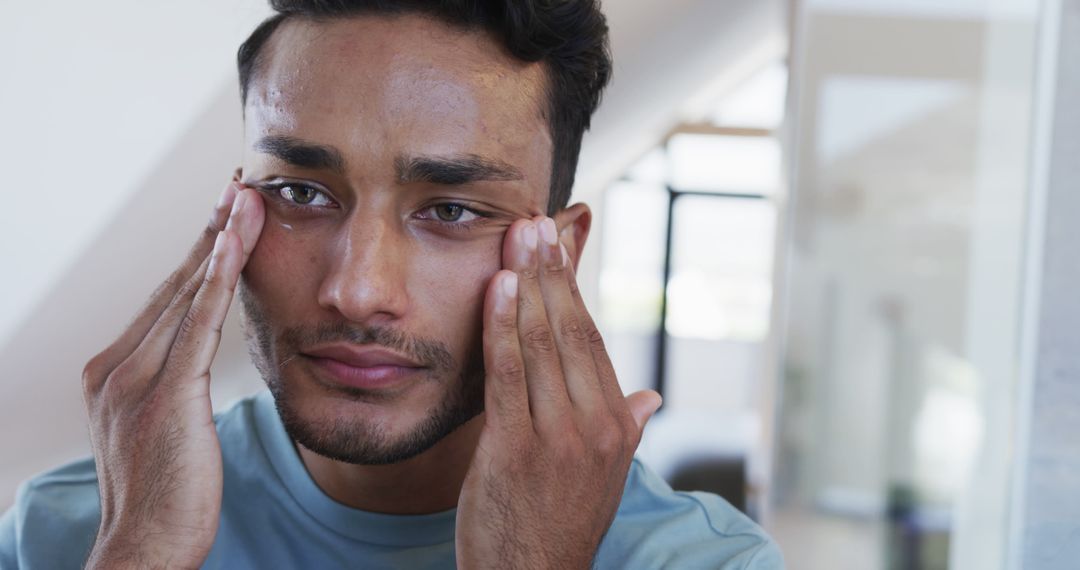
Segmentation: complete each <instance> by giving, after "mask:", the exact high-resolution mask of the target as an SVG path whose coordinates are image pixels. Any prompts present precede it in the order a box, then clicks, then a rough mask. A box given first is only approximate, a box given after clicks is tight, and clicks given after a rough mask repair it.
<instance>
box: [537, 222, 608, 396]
mask: <svg viewBox="0 0 1080 570" xmlns="http://www.w3.org/2000/svg"><path fill="white" fill-rule="evenodd" d="M537 230H538V233H539V235H540V244H539V252H540V278H539V280H540V292H541V294H542V295H543V298H544V308H545V311H546V314H547V320H548V322H549V323H551V330H552V333H553V334H554V337H555V346H556V348H557V351H558V355H559V361H560V362H561V365H562V373H563V377H564V378H565V380H566V391H567V393H568V394H569V397H570V401H571V402H573V404H574V407H576V408H578V409H579V410H581V411H583V412H585V413H587V414H591V413H593V412H594V411H595V410H596V409H597V406H598V405H600V406H604V407H605V408H606V404H605V401H604V394H603V392H602V388H601V383H600V380H599V376H598V372H597V369H596V364H595V363H594V362H593V355H592V351H591V350H590V349H589V338H588V336H587V335H586V331H585V327H584V326H583V325H582V320H581V317H580V315H579V314H578V313H579V311H580V309H579V308H578V306H577V304H576V303H575V300H574V296H573V295H572V294H571V292H570V275H569V270H568V268H567V266H568V265H569V264H568V263H567V258H566V257H565V256H564V250H563V248H562V247H561V246H560V245H559V236H558V231H557V230H556V228H555V222H554V221H553V220H552V219H551V218H542V219H540V220H538V223H537Z"/></svg>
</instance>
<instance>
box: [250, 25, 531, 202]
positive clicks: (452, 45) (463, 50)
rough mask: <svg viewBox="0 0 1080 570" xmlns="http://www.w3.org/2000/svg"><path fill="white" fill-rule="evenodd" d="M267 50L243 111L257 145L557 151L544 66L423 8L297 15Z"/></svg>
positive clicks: (421, 151) (384, 151)
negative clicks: (275, 141)
mask: <svg viewBox="0 0 1080 570" xmlns="http://www.w3.org/2000/svg"><path fill="white" fill-rule="evenodd" d="M263 49H264V50H265V52H264V54H263V60H262V64H261V66H260V69H259V70H258V71H257V72H256V74H255V77H254V78H253V81H252V84H251V85H250V88H249V93H248V100H247V108H246V110H245V115H246V122H247V129H246V130H247V136H248V138H249V143H250V142H251V141H254V140H256V139H257V138H260V137H262V136H266V135H267V134H283V133H288V134H291V135H294V136H299V137H302V138H305V139H310V140H313V141H317V142H321V143H324V144H334V145H339V146H340V148H342V150H343V152H345V154H346V155H347V156H348V155H349V154H352V153H353V152H354V151H363V152H366V153H368V154H369V155H373V154H392V153H395V152H396V153H402V152H405V153H414V154H415V153H419V154H424V153H434V154H444V153H472V154H481V155H486V154H493V153H494V154H499V155H500V156H501V157H503V158H507V157H508V156H507V155H510V156H513V155H515V154H517V155H519V156H518V158H519V159H522V158H524V156H525V155H531V154H536V153H537V151H538V150H539V151H540V152H541V154H543V156H545V157H546V159H550V156H551V154H550V152H551V141H550V135H549V132H548V127H547V122H546V118H545V116H544V115H545V113H544V108H545V106H544V91H545V90H544V84H545V78H544V71H543V68H542V66H541V64H538V63H528V62H522V61H520V60H517V59H515V58H514V57H512V56H511V55H510V54H509V53H506V52H505V50H504V49H503V48H502V47H501V46H500V45H499V43H498V42H496V41H495V40H494V39H492V38H491V37H489V36H488V35H486V34H484V33H480V32H470V31H463V30H459V29H456V28H452V27H450V26H447V25H445V24H442V23H440V22H436V21H434V20H431V19H428V18H425V17H421V16H395V17H382V16H363V17H354V18H346V19H335V20H329V21H311V20H305V19H296V20H289V21H286V22H285V23H284V24H283V25H282V26H281V27H280V28H279V29H278V30H277V31H275V33H274V35H273V37H272V38H271V40H270V42H269V43H268V44H267V45H266V46H264V48H263ZM537 175H539V173H537ZM545 183H546V181H545Z"/></svg>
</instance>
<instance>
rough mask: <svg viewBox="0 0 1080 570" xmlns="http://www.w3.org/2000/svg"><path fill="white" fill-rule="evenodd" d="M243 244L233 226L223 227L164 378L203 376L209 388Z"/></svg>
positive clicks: (177, 378) (196, 377)
mask: <svg viewBox="0 0 1080 570" xmlns="http://www.w3.org/2000/svg"><path fill="white" fill-rule="evenodd" d="M243 253H244V250H243V244H242V243H241V242H240V238H239V237H237V236H236V235H235V234H234V233H233V232H232V230H224V231H222V232H221V235H220V236H219V237H218V239H217V242H216V243H215V245H214V251H213V253H212V254H211V255H210V264H209V266H208V267H207V268H206V276H205V277H204V278H203V281H202V285H201V286H200V287H199V290H198V292H196V293H195V298H194V299H193V300H192V302H191V307H190V308H189V309H188V311H187V314H186V315H184V318H183V320H182V321H181V323H180V328H179V330H178V331H177V333H176V340H175V341H174V342H173V345H172V348H171V349H170V350H169V355H168V357H167V358H166V362H165V366H164V369H163V380H166V381H167V380H177V381H187V380H195V379H201V380H204V381H207V382H206V383H202V382H200V383H198V386H199V387H200V388H205V389H208V388H209V383H208V381H209V379H210V364H211V363H212V362H213V361H214V355H215V354H217V349H218V345H219V344H220V342H221V327H222V325H223V324H224V323H225V315H227V314H228V312H229V305H230V304H231V303H232V298H233V294H234V293H235V291H236V283H237V281H238V280H239V278H240V270H241V269H242V268H243V265H242V261H243Z"/></svg>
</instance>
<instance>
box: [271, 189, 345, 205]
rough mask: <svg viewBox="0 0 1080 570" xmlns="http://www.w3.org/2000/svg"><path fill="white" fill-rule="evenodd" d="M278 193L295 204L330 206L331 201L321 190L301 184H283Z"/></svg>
mask: <svg viewBox="0 0 1080 570" xmlns="http://www.w3.org/2000/svg"><path fill="white" fill-rule="evenodd" d="M278 195H280V196H281V197H282V198H284V199H285V200H287V201H289V202H292V203H293V204H296V205H297V206H330V205H332V204H333V201H331V200H330V197H329V196H327V195H326V194H325V193H324V192H322V191H321V190H316V189H315V188H312V187H311V186H305V185H303V184H283V185H281V186H279V187H278Z"/></svg>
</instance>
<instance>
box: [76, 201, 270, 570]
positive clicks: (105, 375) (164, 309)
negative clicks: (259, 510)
mask: <svg viewBox="0 0 1080 570" xmlns="http://www.w3.org/2000/svg"><path fill="white" fill-rule="evenodd" d="M230 209H231V210H232V213H231V214H230ZM226 220H227V225H226ZM262 224H263V204H262V200H261V198H260V196H259V195H258V194H257V193H256V192H255V191H254V190H243V189H241V187H240V186H239V183H238V182H233V183H231V184H230V185H229V187H228V188H226V190H225V191H224V193H223V194H222V196H221V200H220V201H219V202H218V205H217V207H216V209H215V211H214V214H213V216H212V217H211V220H210V223H209V226H208V227H207V228H206V230H205V231H204V232H203V234H202V235H201V237H200V238H199V239H198V241H197V242H196V243H195V246H194V247H193V248H192V250H191V252H190V254H189V255H188V257H187V259H186V260H185V261H184V262H183V263H182V264H181V265H180V267H179V268H178V269H177V270H176V271H175V272H173V274H172V275H171V276H170V277H169V278H168V279H167V280H166V281H165V283H163V284H162V285H161V287H159V288H158V290H157V291H156V292H155V293H154V294H153V295H152V296H151V297H150V301H149V302H148V303H147V304H146V306H145V307H144V308H143V309H142V311H141V312H140V313H139V314H138V316H137V317H136V318H135V320H134V321H133V322H132V323H131V325H129V327H128V329H127V330H126V331H124V333H123V334H122V335H121V336H120V338H119V339H117V340H116V342H114V343H113V344H112V345H111V346H109V347H108V348H106V349H105V350H104V351H103V352H101V353H100V354H98V355H97V356H95V357H94V358H93V359H91V360H90V362H89V364H87V365H86V368H85V370H84V371H83V391H84V396H85V399H86V407H87V411H88V413H89V419H90V437H91V442H92V444H93V448H94V456H95V458H96V464H97V474H98V484H99V487H100V492H101V526H100V527H99V530H98V536H97V540H96V542H95V544H94V548H93V550H92V551H91V554H90V559H89V561H88V562H87V568H97V567H107V568H119V567H140V568H142V567H151V566H152V567H159V566H160V567H165V566H168V567H178V568H197V567H199V566H200V565H201V564H202V562H203V560H205V558H206V556H207V554H209V552H210V547H211V546H212V545H213V542H214V536H215V535H216V534H217V526H218V516H219V513H220V510H221V488H222V466H221V446H220V444H219V442H218V438H217V431H216V430H215V428H214V419H213V415H212V411H211V406H210V363H211V362H212V361H213V359H214V355H215V354H216V353H217V347H218V342H219V341H220V339H221V326H222V323H223V322H224V320H225V315H226V313H227V312H228V309H229V304H230V303H231V301H232V296H233V291H234V289H235V288H236V283H237V280H238V279H239V276H240V270H241V269H242V268H243V266H244V264H245V263H246V262H247V258H248V255H249V254H250V253H251V250H252V248H254V246H255V242H256V240H257V239H258V237H259V233H260V231H261V230H262ZM222 228H224V230H223V231H222Z"/></svg>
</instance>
